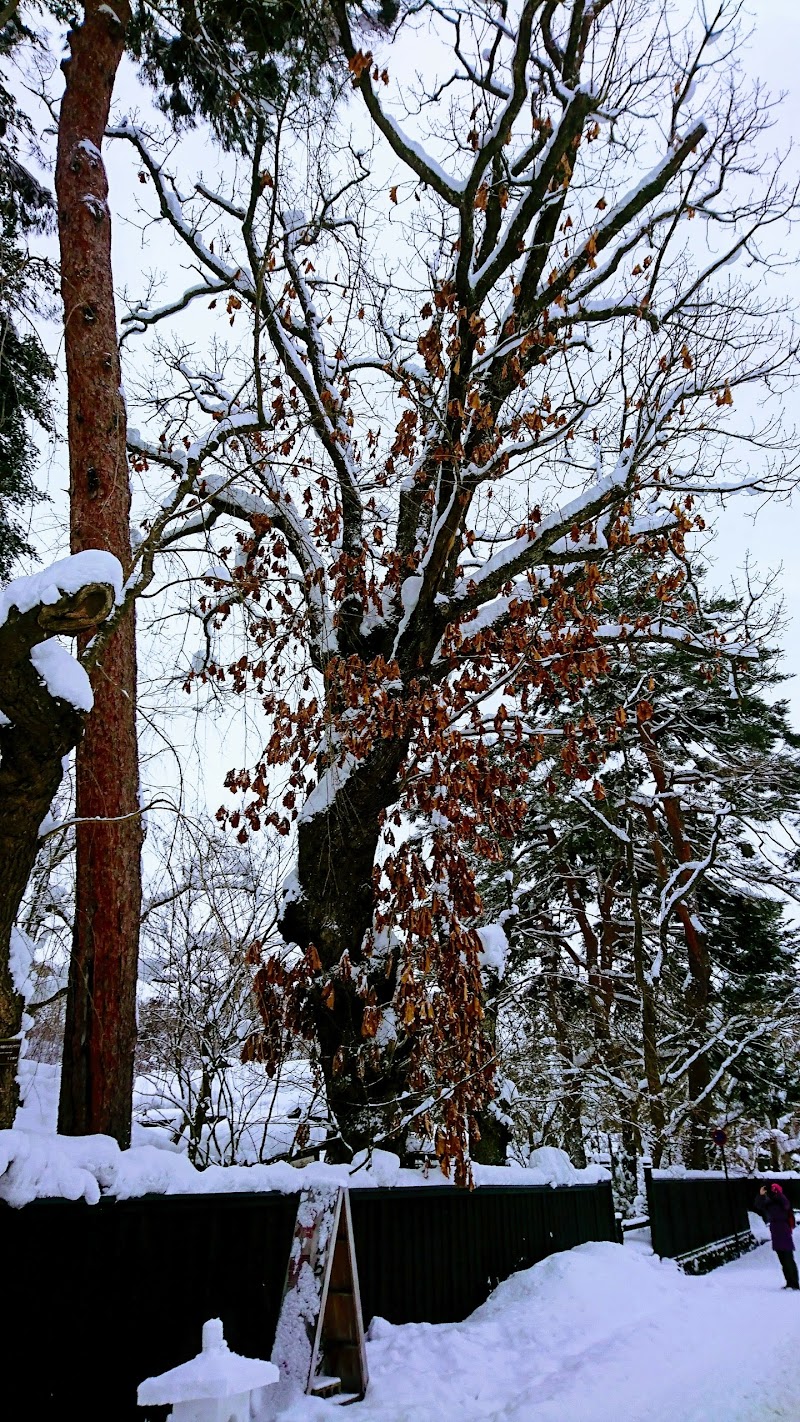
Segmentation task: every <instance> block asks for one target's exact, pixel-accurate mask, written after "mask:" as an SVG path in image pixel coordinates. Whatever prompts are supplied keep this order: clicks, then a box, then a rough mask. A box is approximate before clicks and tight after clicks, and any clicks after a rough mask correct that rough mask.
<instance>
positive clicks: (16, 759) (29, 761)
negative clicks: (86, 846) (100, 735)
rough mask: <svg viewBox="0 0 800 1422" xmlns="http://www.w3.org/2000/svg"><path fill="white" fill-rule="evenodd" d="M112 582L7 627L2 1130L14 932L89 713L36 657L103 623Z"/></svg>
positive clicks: (13, 1001) (15, 1013)
mask: <svg viewBox="0 0 800 1422" xmlns="http://www.w3.org/2000/svg"><path fill="white" fill-rule="evenodd" d="M113 600H114V592H113V588H112V587H111V586H110V585H105V584H101V583H89V582H87V585H86V586H85V587H83V588H81V589H80V591H78V592H77V593H72V594H65V595H64V596H62V597H61V598H60V599H59V601H58V602H57V603H52V602H50V603H46V604H42V603H37V604H36V605H34V606H32V607H30V606H29V607H28V609H27V610H26V611H25V612H22V613H20V612H18V611H17V610H16V609H15V608H13V607H12V609H11V610H10V612H9V615H8V617H7V619H6V620H5V621H4V622H3V623H2V625H0V711H2V713H3V718H4V720H3V722H2V724H0V1130H6V1129H8V1128H10V1127H11V1126H12V1125H13V1124H14V1114H15V1112H16V1108H17V1102H18V1087H17V1066H18V1062H19V1052H20V1045H21V1027H22V1013H23V1005H24V1004H23V1000H22V996H21V994H20V992H19V991H18V985H17V984H16V983H15V981H14V974H13V972H12V970H11V963H10V956H9V955H10V943H11V932H12V929H13V927H14V923H15V920H16V917H17V913H18V911H19V906H20V903H21V902H22V896H23V894H24V893H25V888H26V885H27V883H28V879H29V877H30V874H31V870H32V868H33V864H34V860H35V858H36V855H37V852H38V849H39V843H40V840H39V828H40V826H41V823H42V821H43V820H44V818H45V816H46V815H47V812H48V810H49V809H50V806H51V804H52V802H53V797H54V796H55V793H56V791H57V790H58V787H59V785H60V783H61V778H62V776H63V773H64V769H63V764H62V762H63V759H64V757H65V756H67V755H69V753H70V751H71V750H72V749H73V747H74V746H75V745H76V744H77V743H78V741H79V739H80V736H81V733H82V731H83V721H84V713H83V711H82V710H81V709H80V708H79V707H75V706H73V705H71V704H70V702H68V701H65V700H63V699H56V698H54V697H53V696H52V695H51V694H50V691H49V690H48V689H47V687H46V686H45V685H44V684H43V681H42V677H41V676H40V674H39V673H38V672H37V670H36V668H35V666H34V664H33V662H32V661H31V650H32V649H33V648H35V647H36V646H37V645H38V644H39V643H41V642H45V641H46V640H47V639H48V638H50V637H52V636H53V635H54V634H56V633H59V632H63V633H70V634H74V633H76V632H77V631H79V630H87V629H90V628H94V627H96V625H97V624H98V622H100V621H102V620H103V618H105V617H106V616H107V615H108V613H109V611H110V610H111V607H112V605H113Z"/></svg>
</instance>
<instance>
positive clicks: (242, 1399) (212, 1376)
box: [137, 1318, 280, 1422]
mask: <svg viewBox="0 0 800 1422" xmlns="http://www.w3.org/2000/svg"><path fill="white" fill-rule="evenodd" d="M279 1378H280V1373H279V1371H278V1369H277V1368H276V1367H275V1364H274V1363H265V1362H262V1361H261V1359H260V1358H243V1357H242V1356H241V1355H240V1354H239V1353H232V1352H231V1350H230V1348H229V1347H228V1345H227V1343H226V1342H225V1337H224V1334H223V1332H222V1320H221V1319H219V1318H210V1319H209V1320H208V1322H207V1323H204V1324H203V1350H202V1352H201V1353H198V1354H197V1357H196V1358H192V1359H191V1361H190V1362H188V1363H181V1365H180V1367H179V1368H170V1370H169V1372H166V1373H162V1374H161V1376H160V1377H157V1378H147V1379H146V1380H145V1382H143V1383H142V1384H141V1385H140V1387H139V1391H138V1393H137V1401H138V1403H139V1406H140V1407H164V1406H169V1405H171V1406H172V1412H171V1413H170V1414H169V1415H170V1417H172V1418H173V1419H174V1422H250V1404H251V1394H252V1393H254V1392H256V1391H258V1390H259V1389H261V1388H264V1387H269V1386H270V1385H271V1384H273V1383H276V1382H277V1381H278V1379H279ZM260 1415H261V1416H262V1417H263V1416H264V1415H265V1414H264V1413H263V1412H261V1413H260Z"/></svg>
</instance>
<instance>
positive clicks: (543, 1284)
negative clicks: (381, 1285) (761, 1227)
mask: <svg viewBox="0 0 800 1422" xmlns="http://www.w3.org/2000/svg"><path fill="white" fill-rule="evenodd" d="M782 1284H783V1278H782V1275H781V1272H780V1266H779V1264H778V1261H777V1259H776V1258H775V1256H774V1255H773V1253H772V1251H771V1250H770V1249H769V1247H768V1246H762V1247H761V1248H759V1249H757V1250H756V1251H754V1252H753V1253H752V1254H749V1255H747V1256H745V1258H743V1259H741V1260H738V1261H736V1262H735V1263H732V1264H729V1265H727V1266H725V1267H724V1268H722V1269H718V1270H716V1271H715V1272H714V1273H712V1274H709V1275H707V1276H705V1277H704V1278H697V1279H695V1278H688V1277H686V1276H685V1275H684V1274H682V1273H681V1272H680V1271H679V1270H678V1269H677V1267H676V1266H675V1265H673V1264H670V1263H667V1262H664V1263H661V1262H660V1261H659V1260H658V1259H656V1258H654V1257H653V1255H652V1254H651V1253H650V1252H649V1249H647V1248H646V1247H645V1246H643V1245H641V1244H631V1243H627V1244H626V1245H625V1246H624V1247H622V1246H619V1245H614V1244H585V1245H582V1246H581V1247H580V1248H578V1249H573V1250H570V1251H569V1252H568V1253H563V1254H555V1255H553V1256H552V1257H551V1258H549V1259H545V1260H543V1261H542V1263H541V1264H537V1265H535V1266H534V1267H533V1268H532V1269H527V1270H525V1271H523V1272H522V1273H519V1274H516V1275H514V1276H513V1277H512V1278H511V1279H509V1280H507V1281H506V1283H504V1284H501V1285H500V1287H499V1288H498V1289H497V1290H496V1291H495V1293H494V1294H493V1295H492V1297H491V1298H490V1299H488V1300H487V1302H486V1303H485V1304H483V1305H482V1307H481V1308H479V1309H478V1310H477V1311H476V1312H475V1313H474V1314H473V1315H472V1316H471V1317H470V1318H469V1319H467V1320H466V1321H465V1322H464V1323H460V1324H440V1325H438V1326H434V1325H431V1324H406V1325H404V1326H402V1327H392V1326H390V1325H389V1324H387V1323H384V1322H382V1321H380V1320H378V1321H377V1322H376V1323H375V1324H374V1325H373V1330H372V1340H371V1342H370V1344H369V1365H370V1372H371V1383H370V1388H369V1393H368V1396H367V1398H366V1400H365V1401H364V1402H363V1403H361V1404H360V1405H358V1406H356V1407H355V1408H354V1409H353V1411H352V1412H350V1413H349V1414H347V1413H345V1414H343V1413H342V1412H341V1411H340V1410H339V1408H338V1407H334V1406H333V1405H331V1404H330V1403H323V1402H318V1401H315V1400H312V1399H307V1398H303V1399H297V1400H296V1401H295V1402H294V1403H292V1404H290V1405H288V1406H286V1407H284V1408H283V1410H282V1411H281V1413H280V1422H333V1419H334V1417H336V1418H338V1419H339V1422H342V1418H343V1416H348V1415H349V1416H350V1417H352V1419H353V1422H412V1419H413V1422H779V1419H780V1422H800V1294H796V1293H790V1292H788V1291H784V1290H783V1288H782Z"/></svg>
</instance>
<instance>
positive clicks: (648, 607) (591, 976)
mask: <svg viewBox="0 0 800 1422" xmlns="http://www.w3.org/2000/svg"><path fill="white" fill-rule="evenodd" d="M603 598H604V609H603V612H604V615H607V616H608V618H609V627H610V628H614V627H615V626H617V625H618V626H619V629H620V638H619V642H618V644H617V648H616V652H615V655H614V658H613V660H612V661H611V662H610V663H609V665H608V668H607V670H606V672H605V674H604V675H603V676H602V677H601V678H599V679H598V681H597V682H596V683H595V684H594V686H593V687H592V688H591V689H590V690H587V691H585V692H584V693H583V694H582V696H581V698H580V699H579V700H577V701H571V700H570V699H569V696H566V697H563V698H562V700H561V701H560V702H559V703H558V705H557V706H556V707H555V709H554V708H553V707H552V706H551V707H550V708H548V709H547V714H546V717H545V711H544V708H543V710H542V717H541V719H542V722H543V729H544V722H545V719H546V721H547V729H548V730H549V731H550V732H552V731H553V730H555V729H556V727H558V728H559V729H560V731H561V733H562V734H563V736H564V737H565V739H566V743H567V746H568V747H571V751H570V754H569V756H568V757H567V759H568V760H569V772H568V773H566V772H565V771H564V769H563V766H564V763H565V761H564V757H563V754H562V755H561V756H559V758H558V763H551V764H549V766H548V773H547V774H546V775H544V774H543V775H542V777H541V779H540V781H539V782H538V783H537V786H536V788H535V791H534V793H533V794H531V795H530V808H529V814H528V819H527V822H526V825H525V828H524V831H523V835H522V839H521V842H519V843H516V844H514V846H513V849H511V848H509V849H508V850H507V851H506V850H505V849H504V848H503V847H502V846H498V848H499V850H500V858H499V861H498V862H497V863H496V864H494V863H490V864H489V865H488V866H487V865H484V866H483V868H482V870H481V871H480V889H481V893H482V896H483V899H484V911H485V913H486V915H487V917H489V918H492V917H498V916H500V917H501V918H502V919H503V921H504V923H505V926H506V929H507V931H508V932H509V935H510V938H511V942H512V959H511V970H510V974H509V978H508V979H507V983H506V986H505V1007H504V1009H503V1010H502V1011H501V1018H502V1019H503V1020H504V1023H505V1027H504V1031H505V1040H506V1049H507V1054H508V1049H509V1047H510V1049H511V1051H510V1055H509V1061H508V1068H507V1069H509V1070H510V1071H511V1073H512V1075H514V1077H515V1079H516V1081H517V1085H518V1086H519V1088H520V1092H521V1101H522V1103H523V1114H524V1107H525V1105H526V1104H527V1108H528V1110H527V1115H528V1120H529V1126H530V1128H531V1129H532V1131H533V1132H534V1133H536V1132H537V1131H538V1132H539V1134H540V1135H544V1137H545V1138H546V1139H547V1140H548V1141H549V1142H551V1143H557V1144H561V1145H564V1146H565V1147H567V1148H568V1149H570V1151H571V1153H572V1154H573V1156H575V1157H577V1158H579V1159H580V1158H581V1156H582V1155H583V1152H584V1149H585V1142H586V1138H587V1136H590V1135H592V1134H595V1136H596V1135H597V1134H598V1132H599V1133H600V1134H601V1135H603V1136H607V1134H608V1132H609V1131H610V1132H612V1134H613V1136H614V1138H615V1140H616V1141H617V1142H618V1143H621V1145H622V1148H623V1155H625V1156H626V1157H627V1174H628V1180H627V1184H626V1185H625V1189H624V1193H629V1194H632V1193H634V1178H633V1159H634V1157H635V1155H636V1153H637V1152H638V1151H639V1150H640V1148H641V1146H642V1143H643V1141H644V1143H646V1144H649V1146H650V1147H651V1148H652V1149H653V1151H654V1154H655V1155H656V1157H657V1158H659V1157H660V1156H661V1155H662V1154H663V1153H664V1151H667V1152H669V1154H670V1155H671V1156H673V1157H674V1155H675V1154H677V1155H679V1156H680V1155H683V1157H684V1159H685V1160H686V1161H687V1163H691V1164H693V1165H702V1164H706V1163H708V1159H709V1151H710V1141H709V1135H710V1124H711V1122H712V1120H713V1118H714V1115H715V1112H716V1113H722V1114H724V1115H725V1117H726V1119H728V1118H731V1117H733V1118H735V1119H741V1120H742V1122H743V1123H744V1122H745V1121H749V1122H751V1123H752V1122H753V1121H761V1122H762V1123H763V1124H764V1125H769V1124H770V1122H771V1123H772V1124H773V1126H776V1125H777V1121H778V1118H779V1117H780V1116H781V1115H782V1114H783V1115H785V1114H786V1110H787V1109H789V1107H790V1106H791V1102H790V1101H789V1095H790V1093H789V1092H788V1090H787V1084H786V1075H785V1067H784V1064H783V1063H782V1057H781V1053H782V1051H783V1047H782V1045H781V1044H782V1043H783V1041H784V1038H785V1034H786V1031H789V1032H790V1034H791V1032H792V1031H794V1030H795V1029H796V1024H797V992H798V968H797V954H796V942H795V935H794V933H793V932H792V930H791V929H790V927H789V926H788V925H787V924H786V922H785V920H784V911H783V907H782V904H781V903H780V901H779V900H780V898H781V897H782V896H784V895H785V894H786V893H787V892H788V893H796V892H797V884H796V875H795V873H794V871H793V869H792V867H791V865H790V864H789V862H788V856H787V854H786V852H785V851H784V850H783V849H782V848H781V839H780V835H779V834H776V833H775V827H776V826H777V825H778V824H779V822H780V821H781V820H782V819H785V818H787V817H788V818H789V819H790V820H791V819H793V818H794V817H795V816H796V815H797V811H798V808H799V807H800V756H799V755H798V741H797V738H796V737H795V736H794V735H793V733H792V732H791V730H790V728H789V725H788V714H787V708H786V705H785V703H783V702H773V701H771V700H769V699H768V697H769V696H770V695H771V694H773V692H774V689H775V687H776V685H777V684H778V683H779V682H780V680H781V678H780V674H779V672H778V671H777V669H776V666H775V658H774V655H772V654H770V653H768V652H766V651H765V650H764V649H763V647H762V648H761V651H760V655H758V656H754V655H752V652H753V651H754V649H753V648H752V647H741V651H742V652H746V653H747V655H739V656H737V655H736V645H735V644H736V639H737V636H738V632H737V623H738V624H740V625H739V631H741V627H742V626H743V625H744V624H745V623H746V621H747V620H749V618H750V613H751V611H752V609H748V610H747V611H748V616H747V618H745V617H744V615H743V613H744V610H743V609H742V608H740V607H739V606H737V604H736V602H735V601H731V600H727V601H722V600H720V599H716V600H708V601H707V602H706V603H705V605H703V594H702V590H701V587H700V585H699V582H698V580H697V579H696V578H695V577H694V576H693V574H692V572H691V570H690V569H689V568H688V566H685V567H684V568H681V567H680V565H678V566H676V567H675V568H673V570H672V572H670V570H669V569H668V568H665V567H664V566H663V565H662V567H661V570H660V573H659V572H657V571H656V566H655V564H654V563H653V561H652V560H650V559H647V558H634V559H631V560H629V561H628V562H627V563H622V562H619V563H618V565H617V569H616V574H615V576H613V577H611V578H610V579H609V580H608V581H607V583H606V585H605V586H604V589H603ZM645 627H647V628H648V629H649V630H648V631H647V632H646V633H644V634H642V631H641V630H640V631H639V632H638V633H637V628H639V629H643V628H645ZM762 640H763V639H762ZM498 754H501V753H500V752H498ZM785 842H787V843H788V842H789V841H788V840H787V841H785ZM643 1083H644V1086H643V1085H642V1084H643Z"/></svg>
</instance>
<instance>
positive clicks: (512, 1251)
mask: <svg viewBox="0 0 800 1422" xmlns="http://www.w3.org/2000/svg"><path fill="white" fill-rule="evenodd" d="M350 1205H351V1209H352V1214H353V1233H354V1235H355V1242H356V1255H357V1258H358V1272H359V1282H360V1284H361V1300H362V1304H363V1309H364V1319H365V1321H366V1320H368V1319H370V1318H373V1317H375V1315H376V1314H377V1315H379V1316H380V1317H381V1318H386V1319H388V1320H389V1322H390V1323H416V1322H422V1321H427V1322H429V1323H455V1322H458V1321H460V1320H461V1319H462V1318H466V1317H467V1315H468V1314H470V1313H472V1311H473V1309H475V1308H477V1307H478V1305H479V1304H481V1303H483V1301H484V1299H486V1298H488V1296H489V1294H490V1293H491V1292H492V1289H494V1288H495V1287H496V1285H497V1284H498V1283H500V1281H501V1280H502V1279H507V1278H508V1276H509V1274H513V1273H514V1271H515V1270H516V1269H525V1268H528V1267H529V1266H530V1265H531V1264H536V1263H537V1262H538V1261H539V1260H540V1259H545V1258H546V1257H547V1256H548V1255H549V1254H554V1253H556V1252H557V1251H558V1250H561V1249H572V1247H573V1246H574V1245H576V1244H584V1243H585V1242H586V1241H587V1240H592V1239H604V1240H615V1239H616V1238H617V1226H616V1221H615V1218H614V1204H613V1200H612V1195H611V1186H610V1184H609V1185H573V1186H569V1187H568V1188H565V1189H555V1190H553V1189H551V1188H550V1187H549V1186H546V1185H544V1186H538V1187H535V1186H534V1187H529V1186H520V1187H515V1186H507V1185H504V1186H498V1187H491V1186H482V1187H481V1189H479V1190H473V1191H472V1192H471V1193H470V1192H468V1191H462V1190H452V1189H448V1188H447V1187H444V1188H441V1187H438V1186H435V1185H431V1186H428V1187H426V1188H424V1189H423V1188H421V1189H419V1190H351V1192H350Z"/></svg>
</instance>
